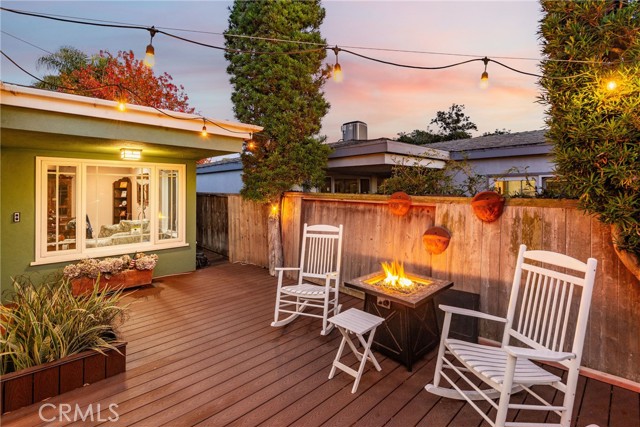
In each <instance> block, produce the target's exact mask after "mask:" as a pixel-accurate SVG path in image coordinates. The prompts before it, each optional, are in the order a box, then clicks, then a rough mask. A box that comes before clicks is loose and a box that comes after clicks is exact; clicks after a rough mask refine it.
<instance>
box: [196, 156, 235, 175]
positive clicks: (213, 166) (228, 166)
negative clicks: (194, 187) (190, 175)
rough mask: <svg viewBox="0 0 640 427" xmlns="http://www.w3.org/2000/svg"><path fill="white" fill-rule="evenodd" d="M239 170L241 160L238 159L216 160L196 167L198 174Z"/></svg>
mask: <svg viewBox="0 0 640 427" xmlns="http://www.w3.org/2000/svg"><path fill="white" fill-rule="evenodd" d="M241 170H242V159H241V158H240V157H231V158H227V159H221V160H216V161H214V162H209V163H203V164H200V165H198V167H197V173H198V174H205V173H216V172H227V171H241Z"/></svg>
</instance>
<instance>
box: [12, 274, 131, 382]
mask: <svg viewBox="0 0 640 427" xmlns="http://www.w3.org/2000/svg"><path fill="white" fill-rule="evenodd" d="M120 299H121V292H113V293H106V292H105V293H98V285H97V283H96V286H95V287H94V290H93V292H92V293H91V294H87V295H83V296H78V297H75V296H73V295H72V293H71V286H70V285H69V282H68V280H66V279H64V278H56V279H49V280H45V281H44V283H42V284H41V285H39V286H35V285H34V284H33V283H32V282H31V281H30V280H29V279H28V278H21V279H18V280H14V283H13V292H12V296H11V298H10V301H11V302H10V304H8V305H7V306H0V319H1V321H2V335H1V336H0V374H6V373H9V372H13V371H19V370H21V369H25V368H28V367H30V366H36V365H40V364H42V363H46V362H51V361H54V360H57V359H60V358H62V357H65V356H68V355H71V354H76V353H80V352H82V351H85V350H90V349H92V350H96V351H98V352H102V351H103V350H104V349H114V348H115V347H114V346H113V344H112V343H113V342H114V341H116V340H117V327H118V326H119V325H120V324H121V323H122V321H123V320H124V314H125V310H126V307H123V306H122V305H120V304H119V301H120Z"/></svg>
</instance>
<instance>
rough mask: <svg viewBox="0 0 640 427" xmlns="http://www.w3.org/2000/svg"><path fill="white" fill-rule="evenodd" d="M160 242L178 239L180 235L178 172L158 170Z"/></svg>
mask: <svg viewBox="0 0 640 427" xmlns="http://www.w3.org/2000/svg"><path fill="white" fill-rule="evenodd" d="M158 180H159V182H158V212H159V215H158V240H166V239H176V238H178V237H180V236H179V235H178V224H179V218H178V201H179V198H178V196H179V194H178V188H179V186H178V184H179V182H178V171H177V170H176V169H159V170H158Z"/></svg>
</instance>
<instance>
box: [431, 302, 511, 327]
mask: <svg viewBox="0 0 640 427" xmlns="http://www.w3.org/2000/svg"><path fill="white" fill-rule="evenodd" d="M438 307H440V310H442V311H444V312H445V313H453V314H461V315H463V316H471V317H478V318H480V319H485V320H494V321H496V322H502V323H506V322H507V319H505V318H504V317H498V316H493V315H491V314H487V313H483V312H481V311H475V310H469V309H468V308H460V307H452V306H450V305H445V304H440V305H439V306H438Z"/></svg>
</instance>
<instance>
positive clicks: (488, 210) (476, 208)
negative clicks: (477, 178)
mask: <svg viewBox="0 0 640 427" xmlns="http://www.w3.org/2000/svg"><path fill="white" fill-rule="evenodd" d="M503 207H504V197H502V196H501V195H500V194H498V193H496V192H495V191H481V192H480V193H478V194H476V195H475V196H474V197H473V199H471V208H472V209H473V212H474V213H475V214H476V216H477V217H478V218H480V219H481V220H482V221H484V222H493V221H495V220H497V219H498V218H500V215H502V208H503Z"/></svg>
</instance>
